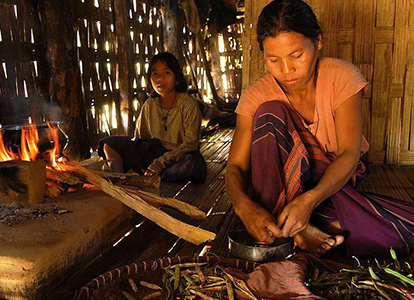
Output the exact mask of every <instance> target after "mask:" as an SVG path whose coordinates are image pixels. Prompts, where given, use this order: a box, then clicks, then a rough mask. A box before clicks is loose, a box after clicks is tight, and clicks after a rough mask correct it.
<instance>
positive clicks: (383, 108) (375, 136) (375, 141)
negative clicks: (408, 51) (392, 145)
mask: <svg viewBox="0 0 414 300" xmlns="http://www.w3.org/2000/svg"><path fill="white" fill-rule="evenodd" d="M391 55H392V45H390V44H377V45H376V46H375V60H374V61H375V64H374V76H373V86H374V87H373V90H372V124H371V132H370V135H369V141H370V143H371V151H383V150H385V132H386V124H387V119H388V113H389V111H390V104H388V101H389V100H388V91H389V87H390V77H389V73H390V72H391V68H390V66H389V64H388V62H389V61H391Z"/></svg>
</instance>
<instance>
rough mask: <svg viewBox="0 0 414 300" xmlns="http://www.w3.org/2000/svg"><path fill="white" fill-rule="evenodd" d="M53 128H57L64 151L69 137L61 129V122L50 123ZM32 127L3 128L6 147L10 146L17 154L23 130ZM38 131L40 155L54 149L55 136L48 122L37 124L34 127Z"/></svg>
mask: <svg viewBox="0 0 414 300" xmlns="http://www.w3.org/2000/svg"><path fill="white" fill-rule="evenodd" d="M49 124H50V126H51V127H52V128H57V129H58V131H57V133H58V140H59V145H60V150H61V151H63V149H65V147H66V146H67V142H68V137H67V135H66V134H65V133H64V132H63V130H62V129H61V128H60V126H59V125H60V124H61V122H59V121H51V122H49ZM30 126H32V125H16V124H15V125H5V126H3V128H1V133H2V135H3V141H4V144H5V145H6V146H10V147H11V149H12V151H13V152H15V153H17V152H18V148H19V147H20V144H21V135H22V129H30V128H31V127H30ZM34 126H35V127H36V129H37V132H38V136H39V142H38V145H37V146H38V148H39V153H43V152H45V151H46V150H50V149H53V148H54V142H53V136H52V132H51V130H50V128H49V126H48V124H47V123H46V122H41V123H36V124H35V125H34Z"/></svg>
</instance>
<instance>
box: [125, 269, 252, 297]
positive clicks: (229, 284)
mask: <svg viewBox="0 0 414 300" xmlns="http://www.w3.org/2000/svg"><path fill="white" fill-rule="evenodd" d="M128 281H129V284H130V286H131V288H132V290H133V291H134V293H136V292H138V290H139V289H147V292H146V296H145V297H144V298H142V300H150V299H165V300H173V299H186V300H187V299H188V300H190V299H205V300H215V299H228V300H234V299H235V293H236V290H237V291H238V292H240V293H243V294H244V295H245V297H247V298H249V299H257V298H256V297H255V296H254V295H253V293H252V292H251V291H250V290H249V288H248V287H247V285H246V284H245V283H244V281H242V280H239V279H237V278H234V277H233V276H232V275H230V274H229V273H227V272H226V271H225V270H224V269H223V268H222V267H221V266H219V265H216V266H212V267H210V266H208V264H207V263H182V264H176V265H172V266H169V267H166V268H164V274H163V276H162V282H163V286H159V285H156V284H154V283H151V282H147V281H140V282H139V283H136V282H135V281H134V280H133V279H132V278H129V279H128ZM122 294H123V296H124V297H125V299H126V300H138V299H136V298H135V297H134V296H132V295H131V294H130V293H128V292H127V291H123V292H122Z"/></svg>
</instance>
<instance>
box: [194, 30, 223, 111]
mask: <svg viewBox="0 0 414 300" xmlns="http://www.w3.org/2000/svg"><path fill="white" fill-rule="evenodd" d="M196 37H197V42H198V44H199V45H200V48H201V51H200V52H201V57H202V58H203V64H204V70H205V71H206V75H207V79H208V82H209V84H210V89H211V93H212V94H213V99H212V100H213V104H214V105H215V106H216V107H217V108H218V109H221V102H220V99H219V97H218V94H217V91H216V87H215V85H214V81H213V77H211V72H210V64H209V62H208V60H207V56H206V49H205V45H204V38H203V36H202V32H201V30H199V31H198V32H196Z"/></svg>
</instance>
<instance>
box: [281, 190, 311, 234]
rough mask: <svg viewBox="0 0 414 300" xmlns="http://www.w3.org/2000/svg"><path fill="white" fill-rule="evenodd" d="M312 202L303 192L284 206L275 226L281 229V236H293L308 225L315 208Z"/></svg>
mask: <svg viewBox="0 0 414 300" xmlns="http://www.w3.org/2000/svg"><path fill="white" fill-rule="evenodd" d="M312 203H313V201H312V199H311V198H310V197H309V196H308V195H307V194H306V193H305V194H302V195H300V196H299V197H297V198H295V199H294V200H292V202H290V203H289V204H288V205H286V206H285V208H284V209H283V210H282V212H281V213H280V215H279V217H278V219H277V226H278V227H279V228H280V229H281V230H282V236H283V237H290V236H294V235H295V234H297V233H299V232H301V231H302V230H304V229H305V228H306V227H307V226H308V224H309V219H310V216H311V214H312V212H313V210H314V208H315V205H313V204H312Z"/></svg>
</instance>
